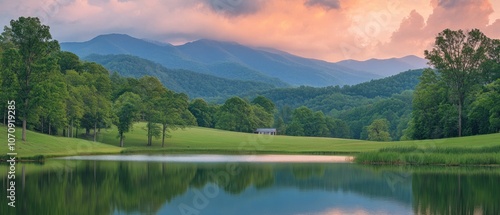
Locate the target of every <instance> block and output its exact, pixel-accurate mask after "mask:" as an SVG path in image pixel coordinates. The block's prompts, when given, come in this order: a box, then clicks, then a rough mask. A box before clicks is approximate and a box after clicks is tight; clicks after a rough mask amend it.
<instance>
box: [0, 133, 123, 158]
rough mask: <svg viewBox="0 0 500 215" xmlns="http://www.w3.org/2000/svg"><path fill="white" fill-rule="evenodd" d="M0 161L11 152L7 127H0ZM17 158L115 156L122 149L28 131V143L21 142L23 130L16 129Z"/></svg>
mask: <svg viewBox="0 0 500 215" xmlns="http://www.w3.org/2000/svg"><path fill="white" fill-rule="evenodd" d="M0 131H2V132H0V141H1V142H2V143H4V144H2V145H1V146H0V155H1V156H0V159H2V160H4V159H5V158H6V154H7V153H8V152H9V149H8V146H7V132H5V131H6V127H5V126H3V125H2V126H0ZM15 134H16V148H15V152H16V153H17V155H18V156H17V158H18V159H21V160H25V161H26V160H42V159H43V158H49V157H57V156H66V155H86V154H113V153H120V152H121V150H122V148H120V147H116V146H112V145H109V144H104V143H98V142H91V141H87V140H82V139H77V138H66V137H56V136H50V135H46V134H41V133H37V132H33V131H27V141H25V142H24V141H22V140H21V129H20V128H18V129H16V133H15Z"/></svg>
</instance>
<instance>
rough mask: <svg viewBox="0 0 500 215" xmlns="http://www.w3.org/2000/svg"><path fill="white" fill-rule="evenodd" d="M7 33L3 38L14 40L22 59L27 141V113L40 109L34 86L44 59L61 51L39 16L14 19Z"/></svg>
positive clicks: (20, 74) (21, 100)
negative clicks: (36, 100)
mask: <svg viewBox="0 0 500 215" xmlns="http://www.w3.org/2000/svg"><path fill="white" fill-rule="evenodd" d="M4 33H5V35H4V36H3V37H4V38H7V40H10V42H12V44H13V45H14V47H15V49H17V50H18V53H19V57H20V61H21V62H22V64H21V67H20V68H19V69H18V70H17V71H16V74H17V78H18V83H19V88H20V91H19V96H18V101H19V105H18V106H17V107H18V110H19V112H20V118H21V120H22V121H23V125H22V126H23V129H22V140H23V141H26V126H27V120H28V114H30V112H32V111H33V109H35V108H37V107H36V105H33V104H32V103H31V101H32V100H33V94H32V89H33V87H34V86H35V85H37V84H38V82H39V81H40V80H42V79H43V74H42V73H43V72H44V70H45V67H44V66H43V64H42V63H41V62H42V61H43V60H44V59H45V58H47V57H49V56H51V55H52V54H53V53H56V52H58V51H59V43H58V42H57V41H56V40H53V39H52V36H51V34H50V31H49V26H46V25H42V24H41V23H40V20H39V19H38V18H36V17H20V18H19V19H17V20H11V21H10V27H9V26H6V27H5V28H4Z"/></svg>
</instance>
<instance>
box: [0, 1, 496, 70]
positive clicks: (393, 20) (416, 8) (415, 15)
mask: <svg viewBox="0 0 500 215" xmlns="http://www.w3.org/2000/svg"><path fill="white" fill-rule="evenodd" d="M0 4H1V5H0V24H3V25H7V24H8V21H10V19H16V18H17V17H18V16H40V15H41V16H43V20H44V23H45V24H48V25H50V27H51V32H52V34H53V36H54V38H56V39H58V40H60V41H85V40H89V39H91V38H93V37H95V36H97V35H100V34H106V33H126V34H129V35H131V36H134V37H138V38H147V39H153V40H159V41H162V42H172V43H176V44H179V43H183V42H188V41H192V40H196V39H201V38H207V39H216V40H226V41H235V42H239V43H242V44H245V45H251V46H260V47H271V48H277V49H281V50H283V51H287V52H291V53H293V54H297V55H301V56H305V57H311V58H319V59H324V60H329V61H338V60H343V59H346V58H354V59H360V60H363V59H368V58H373V57H375V58H387V57H400V56H403V55H407V54H416V55H420V56H421V55H422V53H423V50H425V49H426V48H427V47H428V46H429V43H430V42H432V41H433V39H434V37H435V35H436V34H437V33H439V32H440V31H442V30H443V29H444V28H480V29H482V30H484V31H485V33H487V35H489V36H490V37H497V38H498V37H499V36H500V32H499V31H500V30H499V29H500V21H498V20H497V21H496V22H490V20H489V17H495V16H496V17H500V16H498V12H500V8H497V10H498V12H496V13H495V12H494V10H493V6H492V4H490V2H489V1H488V0H477V1H476V0H453V1H452V0H413V1H396V0H394V1H388V0H373V1H364V0H314V1H313V0H146V1H143V0H45V1H37V0H20V1H16V2H13V1H3V2H2V3H0ZM488 23H493V24H491V25H490V26H488Z"/></svg>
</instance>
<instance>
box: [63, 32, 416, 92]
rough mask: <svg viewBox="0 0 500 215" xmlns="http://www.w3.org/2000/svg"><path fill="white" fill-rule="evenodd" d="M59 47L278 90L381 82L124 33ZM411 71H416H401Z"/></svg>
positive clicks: (200, 43) (226, 48)
mask: <svg viewBox="0 0 500 215" xmlns="http://www.w3.org/2000/svg"><path fill="white" fill-rule="evenodd" d="M61 48H62V49H63V50H65V51H70V52H73V53H75V54H77V55H78V56H80V57H81V58H85V57H86V56H89V55H91V54H99V55H108V54H115V55H116V54H127V55H133V56H137V57H140V58H143V59H147V60H151V61H153V62H156V63H159V64H161V65H163V66H165V67H167V68H170V69H185V70H191V71H194V72H198V73H204V74H210V75H214V76H217V77H221V78H226V79H233V80H245V81H256V82H262V83H268V84H272V85H274V86H276V87H285V86H290V85H291V86H300V85H306V86H314V87H322V86H331V85H352V84H357V83H362V82H365V81H369V80H372V79H378V78H381V77H383V76H382V75H378V74H375V73H371V72H368V71H359V70H357V69H353V68H355V67H349V65H347V66H344V65H342V64H336V63H331V62H326V61H321V60H315V59H308V58H303V57H298V56H295V55H292V54H289V53H286V52H283V51H280V50H275V49H266V48H251V47H247V46H243V45H240V44H238V43H234V42H219V41H214V40H207V39H202V40H197V41H193V42H189V43H186V44H184V45H179V46H174V45H171V44H167V43H160V42H152V41H147V40H141V39H137V38H133V37H131V36H128V35H124V34H108V35H100V36H97V37H95V38H93V39H92V40H89V41H86V42H69V43H61ZM398 68H400V67H398ZM408 69H412V68H405V69H402V70H400V72H401V71H406V70H408Z"/></svg>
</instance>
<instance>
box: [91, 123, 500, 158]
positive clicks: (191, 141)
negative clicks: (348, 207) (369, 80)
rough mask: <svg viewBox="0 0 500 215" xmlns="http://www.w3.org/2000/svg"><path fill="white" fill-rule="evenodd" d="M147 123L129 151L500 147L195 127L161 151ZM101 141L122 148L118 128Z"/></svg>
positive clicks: (491, 139)
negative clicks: (148, 144)
mask: <svg viewBox="0 0 500 215" xmlns="http://www.w3.org/2000/svg"><path fill="white" fill-rule="evenodd" d="M144 127H145V124H144V123H138V124H136V125H134V129H133V131H131V132H129V133H127V134H126V139H125V147H126V148H127V151H142V150H153V151H154V150H168V151H177V152H186V151H193V152H197V151H200V152H201V151H203V152H207V151H208V152H210V151H212V152H228V153H253V152H258V153H266V152H267V153H318V154H321V153H358V152H367V151H376V150H378V149H381V148H386V147H395V146H418V147H421V148H429V147H431V148H432V147H438V146H439V147H484V146H498V145H500V134H490V135H480V136H472V137H462V138H448V139H439V140H424V141H400V142H372V141H363V140H350V139H336V138H317V137H291V136H280V135H278V136H266V135H256V134H247V133H239V132H230V131H222V130H216V129H208V128H200V127H192V128H186V129H184V130H182V129H179V130H175V131H173V132H172V133H171V135H172V137H171V138H167V139H166V144H165V148H161V139H154V141H153V146H152V147H145V145H146V131H145V129H144ZM101 132H102V134H101V136H99V140H100V141H102V142H104V143H109V144H112V145H115V146H118V139H117V138H116V133H117V132H116V129H106V130H102V131H101Z"/></svg>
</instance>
